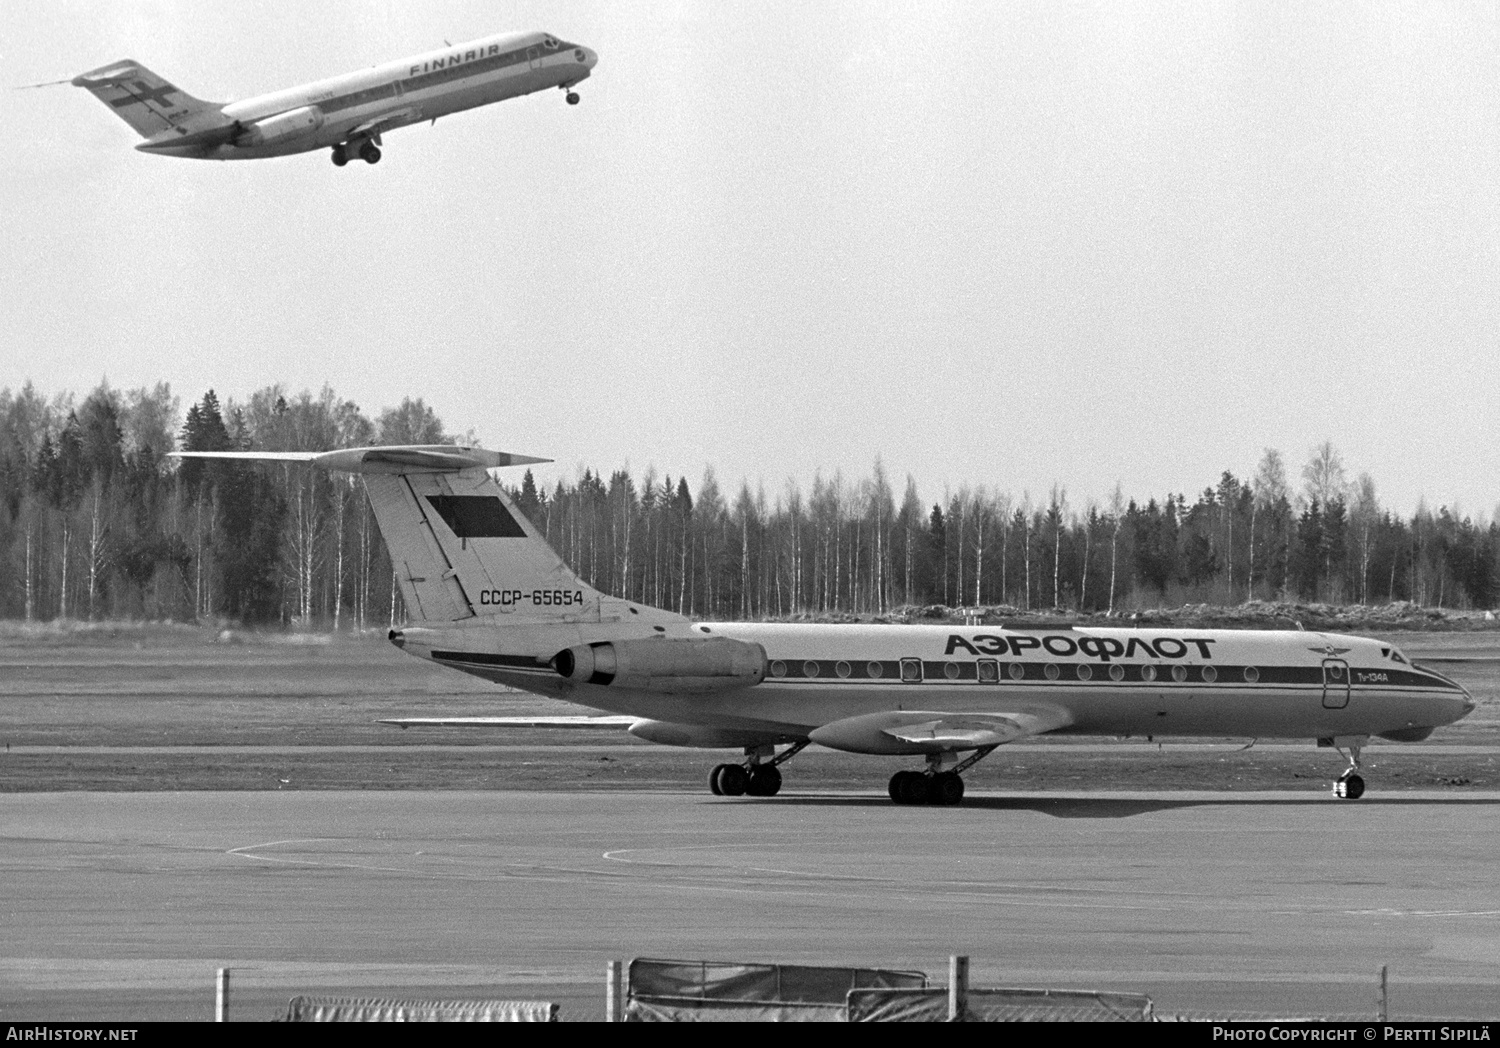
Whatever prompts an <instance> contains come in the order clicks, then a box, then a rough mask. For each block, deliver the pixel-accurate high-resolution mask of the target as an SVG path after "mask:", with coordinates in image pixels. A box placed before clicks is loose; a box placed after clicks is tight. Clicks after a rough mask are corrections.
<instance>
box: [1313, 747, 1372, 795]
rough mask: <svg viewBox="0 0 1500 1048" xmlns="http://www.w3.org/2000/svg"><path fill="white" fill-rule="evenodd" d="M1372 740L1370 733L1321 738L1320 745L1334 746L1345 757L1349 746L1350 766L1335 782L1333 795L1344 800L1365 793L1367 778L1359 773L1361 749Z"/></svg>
mask: <svg viewBox="0 0 1500 1048" xmlns="http://www.w3.org/2000/svg"><path fill="white" fill-rule="evenodd" d="M1369 741H1370V737H1369V736H1368V735H1339V736H1337V737H1335V738H1332V739H1319V740H1318V745H1319V746H1332V747H1333V748H1334V749H1336V750H1338V751H1339V756H1340V757H1343V756H1345V754H1344V749H1345V747H1348V750H1349V753H1348V757H1347V759H1348V761H1349V767H1347V768H1345V769H1344V774H1342V775H1340V776H1339V777H1338V779H1337V780H1336V781H1335V782H1334V784H1333V795H1334V796H1335V797H1337V798H1338V799H1339V800H1343V801H1357V800H1359V799H1360V798H1361V797H1363V796H1364V795H1365V780H1364V778H1363V777H1361V776H1360V774H1359V751H1360V750H1362V749H1363V748H1364V745H1365V743H1367V742H1369Z"/></svg>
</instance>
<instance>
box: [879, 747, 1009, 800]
mask: <svg viewBox="0 0 1500 1048" xmlns="http://www.w3.org/2000/svg"><path fill="white" fill-rule="evenodd" d="M994 749H995V747H993V746H981V747H980V748H979V749H977V750H975V751H974V753H973V755H972V756H969V757H966V758H965V759H963V760H961V761H960V760H958V755H957V754H955V753H953V752H951V751H949V752H946V753H929V754H928V755H927V770H926V771H898V772H897V773H896V774H895V775H892V776H891V787H890V790H891V800H893V801H895V802H896V803H897V804H931V805H952V804H958V803H960V802H961V801H962V800H963V799H964V780H963V773H964V772H966V771H968V770H969V769H970V768H972V767H974V765H976V764H978V763H979V762H980V761H982V760H984V759H985V758H986V757H988V756H989V755H990V754H991V753H992V752H994Z"/></svg>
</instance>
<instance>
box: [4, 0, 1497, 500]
mask: <svg viewBox="0 0 1500 1048" xmlns="http://www.w3.org/2000/svg"><path fill="white" fill-rule="evenodd" d="M1497 21H1500V5H1496V4H1494V3H1490V2H1474V3H1460V4H1444V3H1435V2H1421V3H1409V4H1407V3H1348V2H1347V0H1341V2H1334V3H1326V4H1320V3H1309V2H1300V0H1299V2H1287V3H1246V4H1224V3H1206V2H1184V3H1180V4H1169V3H1160V4H1157V3H1142V4H1128V3H1098V4H1065V3H1058V2H1052V0H1047V2H1038V3H1014V4H1011V3H996V4H976V3H972V2H969V0H964V2H958V3H915V4H913V3H861V4H855V3H849V4H834V3H828V4H822V3H819V4H808V3H802V2H788V3H768V2H754V3H751V2H745V3H719V2H714V3H709V2H700V3H677V4H673V3H663V2H660V0H653V2H630V0H608V2H602V0H601V2H575V0H570V2H568V3H556V4H541V3H529V2H500V3H495V2H466V0H428V2H424V3H420V4H412V3H405V2H401V3H398V2H395V0H371V2H367V3H361V2H355V0H329V2H324V3H319V4H305V3H298V2H293V0H253V2H252V0H232V2H231V0H194V2H191V3H189V2H186V0H155V2H144V0H141V2H137V0H118V2H114V3H103V2H97V0H15V2H14V3H10V4H7V5H6V12H5V18H4V20H3V23H0V75H3V82H4V84H5V85H6V86H7V87H8V86H12V85H17V84H27V83H34V82H37V81H44V80H57V79H62V78H66V77H71V76H73V75H75V74H77V73H79V72H82V71H83V70H86V69H90V68H93V67H95V66H98V65H102V64H104V63H106V62H109V61H112V60H114V59H117V58H122V57H127V56H128V57H131V58H134V59H137V60H138V61H140V62H142V63H143V64H145V65H147V66H149V67H150V68H151V69H152V70H154V71H155V72H157V73H158V74H161V75H163V76H165V77H166V78H167V79H169V80H171V81H172V82H173V83H175V84H176V85H178V86H179V87H181V88H183V89H184V90H186V91H188V92H190V93H192V94H195V95H197V96H198V97H200V98H207V99H214V100H223V101H230V100H234V99H239V98H244V97H247V96H251V95H255V94H259V93H262V92H265V91H270V90H273V89H278V88H283V87H287V86H291V85H294V84H297V83H301V82H304V81H308V80H313V79H317V78H320V77H323V76H327V75H331V74H335V73H341V72H346V71H349V70H352V69H357V68H360V67H362V66H367V65H371V64H375V63H377V62H382V61H386V60H389V59H394V58H399V57H403V56H405V55H408V54H412V53H415V52H420V51H423V50H427V49H429V48H432V47H434V46H440V45H441V44H442V42H443V41H444V40H445V39H447V40H451V41H453V42H454V43H458V42H460V41H462V40H467V39H472V38H475V37H479V36H484V35H488V34H491V33H494V32H500V31H506V30H512V29H546V30H549V31H551V32H553V33H555V34H558V35H560V36H561V37H563V38H564V39H567V40H569V41H573V42H578V43H583V44H586V45H588V46H590V47H592V48H594V49H595V50H596V51H597V52H598V53H599V65H598V67H597V68H596V69H595V71H594V76H593V77H592V78H591V79H590V80H588V81H587V82H585V83H584V84H583V85H582V86H581V87H580V89H579V90H580V93H581V94H582V96H583V101H582V104H581V105H578V106H576V107H574V106H568V105H565V104H564V102H563V99H562V96H561V93H560V92H556V91H549V92H545V93H541V94H537V95H532V96H529V97H527V98H523V99H516V100H512V101H509V102H504V103H500V104H498V105H494V106H490V107H487V108H484V109H479V110H474V111H471V112H468V113H462V114H458V115H455V116H452V117H448V118H445V119H443V120H441V121H439V122H438V124H437V125H436V126H435V127H429V126H427V125H422V126H419V127H415V128H410V129H406V130H403V131H397V132H394V133H392V134H391V135H389V136H387V138H386V140H385V145H386V149H385V159H384V160H383V161H382V162H381V163H380V164H379V165H377V166H374V167H371V166H368V165H365V164H361V163H353V164H350V165H349V166H348V167H346V168H344V169H342V170H340V169H337V168H335V167H334V166H333V165H332V164H331V163H330V162H329V160H328V156H327V154H326V152H324V153H308V154H303V155H300V156H296V157H290V158H283V159H277V160H259V161H249V162H238V163H218V162H208V161H195V160H180V159H171V158H165V157H159V156H149V155H146V154H143V153H138V152H136V151H135V150H134V149H133V148H132V147H133V146H134V144H135V143H136V141H138V139H137V138H136V136H135V134H134V132H132V131H131V129H130V128H129V127H128V126H126V125H125V124H124V123H123V122H122V121H120V120H119V119H118V118H117V117H116V116H114V115H113V114H112V113H111V112H110V111H109V110H108V109H107V108H106V107H105V106H103V105H101V104H100V103H99V102H98V101H97V100H95V99H94V98H93V97H92V96H90V95H89V94H87V93H86V92H85V91H83V90H80V89H78V88H73V87H68V86H60V87H54V88H49V89H45V90H27V91H8V90H7V91H5V92H3V99H4V110H3V126H4V128H5V136H6V139H7V142H6V147H5V148H4V150H3V151H0V186H3V187H4V205H3V207H0V243H3V244H4V250H3V251H0V336H3V343H0V360H3V371H0V386H10V387H12V388H14V387H16V386H19V385H20V384H21V383H22V382H24V381H25V380H26V379H28V378H29V379H31V380H32V381H33V382H35V383H36V385H37V386H38V387H39V388H40V389H41V390H42V391H43V392H45V393H48V394H53V393H57V392H59V391H63V390H73V391H75V392H77V393H79V394H80V395H81V394H83V393H85V392H87V390H89V389H91V388H93V387H94V386H96V385H97V384H98V382H99V381H100V379H101V378H105V377H107V378H108V380H109V382H110V383H111V384H112V385H114V386H116V387H124V388H131V387H135V386H139V385H142V384H150V383H155V382H157V381H162V380H166V381H169V382H171V384H172V386H173V389H174V391H176V392H177V393H178V394H179V395H180V396H181V397H182V398H183V406H184V408H185V407H186V406H187V404H188V402H190V401H192V400H196V399H198V398H199V397H201V396H202V394H203V392H204V391H205V390H206V389H208V388H209V387H213V388H214V389H216V390H217V391H218V393H219V395H220V397H221V399H226V398H230V397H233V398H238V399H244V398H246V397H247V396H248V395H249V394H250V393H251V392H252V391H253V390H255V389H256V388H259V387H261V386H264V385H267V384H269V383H271V382H276V381H280V382H284V383H286V384H287V385H288V386H290V387H291V388H292V389H293V390H300V389H302V388H311V389H313V390H315V391H316V390H317V389H318V388H319V387H321V386H322V385H323V384H324V383H330V384H331V385H332V386H333V387H334V389H335V390H336V391H337V392H338V393H339V394H340V395H341V396H343V397H346V398H351V399H353V400H355V401H356V402H358V403H359V404H360V405H361V406H362V407H363V408H364V409H365V410H366V411H367V412H368V413H370V414H372V415H373V414H375V413H376V412H378V411H379V410H380V409H381V408H382V407H386V406H391V405H394V404H396V403H397V402H399V401H400V399H401V398H402V397H403V396H420V397H423V398H425V399H426V400H427V401H428V402H429V403H430V404H431V405H433V407H435V408H436V410H437V411H438V413H439V415H440V416H441V417H442V418H443V419H444V421H445V422H446V423H447V424H448V426H449V427H450V429H453V430H457V431H460V432H461V431H464V430H468V429H472V430H473V431H474V432H475V433H476V434H477V435H478V436H479V437H480V438H481V440H482V441H483V442H484V443H485V444H486V445H487V446H490V447H493V448H498V449H501V450H507V451H514V452H521V453H524V454H537V455H546V456H550V457H553V458H555V459H557V460H558V466H557V467H554V468H553V471H552V472H551V473H550V476H552V477H555V476H557V475H559V474H561V475H564V476H571V475H572V474H573V472H574V471H575V470H576V469H577V468H578V467H579V466H580V465H582V464H588V465H591V466H594V467H596V468H603V469H606V470H608V469H612V468H617V467H619V466H621V465H624V464H627V463H628V464H629V466H630V468H631V469H632V471H634V472H635V473H636V474H637V475H639V474H640V473H641V472H642V471H643V470H644V468H645V467H646V466H647V465H648V464H654V465H655V466H656V468H657V469H658V471H660V472H668V473H671V474H672V475H674V476H676V475H678V474H683V473H685V474H687V476H688V478H689V481H690V483H692V484H693V485H694V487H695V488H696V485H697V482H698V480H699V478H700V477H701V475H702V473H703V469H704V466H705V465H706V464H711V465H713V466H714V468H715V469H716V471H717V473H718V476H719V480H720V483H721V484H722V485H724V486H726V487H737V486H738V483H739V481H740V479H741V478H748V479H749V480H750V482H751V484H752V486H753V485H755V484H757V483H764V485H765V487H766V489H767V491H768V493H769V494H771V495H773V496H774V495H775V494H776V493H778V492H779V491H780V490H782V488H783V486H784V484H785V482H786V480H787V478H788V477H796V478H799V479H800V480H801V481H802V482H803V483H804V485H805V484H806V483H807V482H808V481H809V480H810V479H811V477H812V475H813V472H814V470H819V469H820V470H822V471H823V473H824V475H825V476H827V475H830V474H831V473H832V472H833V471H834V470H837V469H842V470H843V471H844V472H845V474H846V475H849V476H856V477H863V476H866V475H867V474H868V472H869V470H870V467H871V465H872V463H873V462H874V460H875V458H876V457H877V456H879V457H880V458H881V459H882V460H883V461H884V463H885V466H886V468H887V470H888V472H889V473H891V474H892V475H893V478H894V480H895V482H896V484H897V486H898V489H899V486H900V484H901V483H902V482H903V479H904V476H905V475H906V474H907V473H910V474H913V475H914V476H915V477H916V479H917V481H918V484H919V487H920V490H921V493H922V495H923V497H924V498H925V499H927V500H928V501H932V500H934V499H936V498H939V497H941V495H942V492H943V489H944V486H945V485H947V486H951V487H953V488H957V487H958V486H960V485H964V484H971V485H975V484H986V485H990V486H992V487H998V488H1000V489H1002V490H1008V491H1011V492H1012V493H1014V494H1015V495H1017V496H1018V497H1019V495H1020V494H1021V492H1022V491H1025V490H1029V491H1030V492H1031V493H1032V494H1033V496H1034V497H1036V496H1044V495H1045V493H1046V491H1047V490H1048V489H1049V488H1050V487H1051V486H1052V485H1053V484H1055V483H1060V484H1063V485H1065V486H1066V487H1067V488H1068V494H1069V499H1070V501H1071V502H1072V503H1073V504H1074V505H1080V506H1081V505H1082V504H1083V503H1085V502H1086V501H1087V500H1088V499H1089V498H1091V497H1092V498H1097V499H1100V500H1104V499H1106V498H1107V496H1108V494H1109V492H1110V491H1111V490H1112V489H1113V488H1114V486H1115V484H1116V482H1117V481H1118V482H1120V483H1122V484H1123V486H1124V489H1125V492H1126V493H1127V495H1135V496H1138V497H1141V498H1144V497H1147V496H1152V495H1155V496H1160V495H1162V494H1165V493H1166V492H1167V491H1180V490H1186V491H1187V492H1188V494H1189V495H1190V496H1191V495H1193V494H1195V493H1196V492H1197V491H1198V490H1200V489H1201V488H1202V487H1203V486H1205V485H1207V484H1210V483H1213V482H1214V481H1215V480H1216V479H1217V478H1218V475H1219V473H1220V472H1221V471H1222V470H1224V469H1230V470H1233V471H1234V472H1235V473H1237V474H1239V475H1240V476H1241V477H1248V476H1249V475H1250V474H1251V473H1252V472H1253V470H1254V468H1255V465H1256V463H1257V461H1258V460H1259V459H1260V456H1261V453H1262V449H1263V448H1265V447H1267V446H1270V447H1276V448H1279V449H1281V451H1282V452H1283V453H1284V454H1285V456H1286V458H1287V461H1288V464H1289V466H1290V467H1291V472H1292V475H1293V478H1294V479H1295V477H1296V474H1297V471H1298V470H1299V468H1300V466H1301V464H1302V463H1303V462H1304V461H1305V460H1306V459H1307V457H1308V454H1309V452H1310V451H1311V449H1312V448H1313V447H1314V445H1316V444H1318V443H1320V442H1322V441H1324V440H1331V441H1332V442H1333V443H1334V445H1335V446H1336V447H1337V448H1338V449H1339V450H1340V451H1341V452H1342V454H1343V456H1344V458H1345V461H1346V463H1347V464H1348V466H1349V467H1350V472H1351V477H1352V476H1353V475H1355V474H1357V473H1359V472H1362V471H1368V472H1369V473H1371V474H1372V475H1373V476H1374V478H1375V480H1376V483H1377V486H1378V493H1379V495H1380V497H1381V498H1382V500H1383V501H1384V502H1385V503H1386V504H1387V505H1389V506H1391V507H1393V508H1395V509H1397V510H1398V511H1401V512H1410V510H1411V509H1413V508H1414V507H1415V505H1416V503H1417V500H1418V499H1419V498H1422V497H1425V498H1426V499H1427V501H1428V503H1429V504H1430V505H1436V504H1439V503H1447V504H1450V505H1451V504H1454V503H1457V504H1458V505H1459V506H1460V507H1461V508H1462V509H1464V510H1466V511H1467V512H1470V513H1485V514H1490V513H1493V512H1494V508H1495V506H1496V503H1497V501H1500V471H1497V470H1496V468H1495V463H1496V448H1497V438H1500V404H1497V398H1500V382H1497V372H1500V367H1497V364H1496V361H1497V359H1500V353H1497V351H1500V267H1497V261H1500V27H1497ZM548 475H549V474H544V475H543V479H544V480H545V479H546V477H547V476H548Z"/></svg>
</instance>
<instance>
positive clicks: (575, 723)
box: [380, 717, 641, 730]
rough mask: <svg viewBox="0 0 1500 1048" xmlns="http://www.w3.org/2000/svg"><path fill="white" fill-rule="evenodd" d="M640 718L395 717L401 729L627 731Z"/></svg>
mask: <svg viewBox="0 0 1500 1048" xmlns="http://www.w3.org/2000/svg"><path fill="white" fill-rule="evenodd" d="M640 719H641V718H639V717H395V718H391V719H389V720H382V721H381V722H380V723H381V724H394V725H396V726H397V727H398V728H613V729H621V730H628V729H629V728H630V727H631V725H633V724H635V723H636V722H637V721H639V720H640Z"/></svg>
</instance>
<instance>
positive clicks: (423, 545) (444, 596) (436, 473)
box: [173, 445, 685, 624]
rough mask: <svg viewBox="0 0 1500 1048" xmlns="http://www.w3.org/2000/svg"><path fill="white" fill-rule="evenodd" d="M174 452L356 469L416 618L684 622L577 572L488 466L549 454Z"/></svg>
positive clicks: (428, 449) (429, 449)
mask: <svg viewBox="0 0 1500 1048" xmlns="http://www.w3.org/2000/svg"><path fill="white" fill-rule="evenodd" d="M173 454H174V455H175V456H176V457H178V458H216V459H241V460H248V461H266V462H308V463H311V464H313V465H315V466H319V467H321V468H323V469H334V470H343V471H347V472H350V473H359V474H362V475H363V476H364V479H365V491H366V493H367V494H368V495H369V497H370V508H371V509H373V510H374V511H375V521H376V523H377V524H379V526H380V534H381V535H382V536H383V537H384V538H385V544H386V548H387V549H389V550H390V553H391V560H392V564H393V567H394V569H395V572H396V581H397V583H398V584H399V585H400V586H401V595H402V596H403V597H405V598H406V607H407V612H408V613H409V614H410V615H411V617H412V619H413V620H415V621H419V622H429V623H442V622H458V621H461V620H463V619H470V618H474V617H476V616H480V615H498V616H504V617H505V621H506V622H510V623H516V624H521V623H555V622H597V621H600V620H601V619H602V618H604V617H606V616H608V615H623V616H625V617H627V618H634V617H636V616H640V621H642V622H644V621H646V620H648V619H649V620H650V621H652V622H657V621H663V622H665V621H668V620H670V621H673V622H682V621H685V620H684V619H683V618H682V616H680V615H674V614H672V613H671V612H664V611H659V610H657V609H654V608H637V607H635V606H634V604H633V602H628V601H622V600H618V599H616V598H613V597H608V596H606V595H605V594H603V593H600V592H599V591H598V590H596V589H594V588H593V587H592V586H590V585H588V584H587V583H586V582H584V581H583V580H582V579H580V578H579V577H578V576H577V575H575V574H573V572H572V570H570V569H569V568H568V566H567V565H566V564H564V563H563V562H562V558H561V557H559V556H558V555H557V554H556V553H555V552H554V551H553V549H552V547H551V546H549V545H548V544H547V540H546V539H545V538H543V537H542V535H541V533H540V532H538V531H537V530H536V528H535V526H534V525H532V523H531V521H529V520H527V519H526V516H525V514H523V513H522V512H521V511H520V510H519V509H517V508H516V505H515V503H513V502H512V501H511V500H510V498H509V497H508V496H506V494H505V492H504V491H503V490H502V489H501V487H500V485H499V484H497V483H495V481H494V479H493V478H492V477H491V476H490V475H489V473H488V470H490V469H494V468H496V467H499V466H519V465H524V464H526V463H531V462H546V461H547V460H546V459H538V458H528V457H526V456H523V455H508V454H506V453H504V452H499V451H485V450H483V449H480V448H467V447H459V446H449V445H422V446H417V447H371V448H349V449H347V450H344V451H324V452H316V451H305V452H304V451H282V452H276V451H178V452H174V453H173ZM606 605H609V606H610V607H608V608H606Z"/></svg>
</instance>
